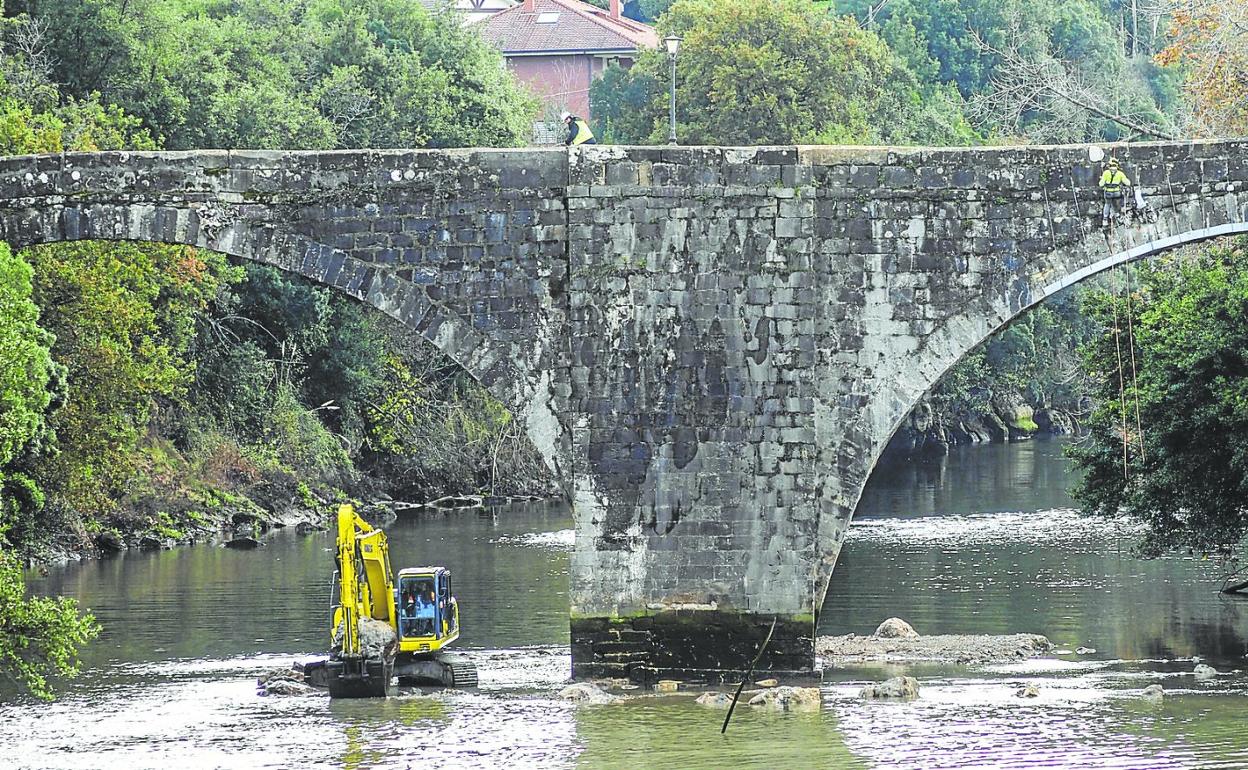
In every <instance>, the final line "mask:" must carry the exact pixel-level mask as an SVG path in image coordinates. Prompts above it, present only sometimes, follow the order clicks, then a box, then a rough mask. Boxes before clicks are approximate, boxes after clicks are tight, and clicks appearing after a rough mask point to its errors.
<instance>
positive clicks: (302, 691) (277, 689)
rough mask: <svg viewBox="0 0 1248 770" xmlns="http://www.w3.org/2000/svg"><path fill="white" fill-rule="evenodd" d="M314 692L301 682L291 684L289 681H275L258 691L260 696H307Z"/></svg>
mask: <svg viewBox="0 0 1248 770" xmlns="http://www.w3.org/2000/svg"><path fill="white" fill-rule="evenodd" d="M313 692H316V690H314V689H312V688H311V687H309V686H308V685H306V684H304V683H303V682H293V681H291V680H289V679H276V680H274V681H271V682H269V683H268V684H266V685H264V688H263V689H261V690H260V694H261V695H307V694H309V693H313Z"/></svg>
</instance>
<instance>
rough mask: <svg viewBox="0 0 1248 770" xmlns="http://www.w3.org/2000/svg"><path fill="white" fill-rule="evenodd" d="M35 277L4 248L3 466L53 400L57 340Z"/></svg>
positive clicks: (0, 321) (0, 338)
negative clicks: (43, 315)
mask: <svg viewBox="0 0 1248 770" xmlns="http://www.w3.org/2000/svg"><path fill="white" fill-rule="evenodd" d="M32 275H33V271H32V270H31V269H30V266H29V265H27V264H26V262H25V261H23V260H22V259H21V258H19V257H17V256H15V255H14V254H13V253H12V252H11V251H10V250H9V247H8V246H7V245H6V244H3V243H0V467H3V466H4V465H6V464H8V463H9V462H10V461H12V460H13V459H14V458H15V457H16V456H17V454H18V453H19V452H20V451H21V450H22V448H23V447H25V446H26V445H27V444H28V443H29V442H31V441H32V440H34V438H35V437H36V436H37V435H38V434H39V431H40V430H41V429H42V427H43V413H44V410H45V409H47V408H48V404H49V402H50V401H51V394H50V393H49V392H48V389H47V388H48V382H49V380H50V379H51V376H52V366H53V365H52V358H51V355H50V354H49V347H50V346H51V344H52V335H50V334H48V332H47V331H45V330H44V329H41V328H40V327H39V324H38V321H39V308H38V307H36V306H35V303H34V301H33V300H32V291H33V289H32V286H31V276H32ZM0 478H2V477H0Z"/></svg>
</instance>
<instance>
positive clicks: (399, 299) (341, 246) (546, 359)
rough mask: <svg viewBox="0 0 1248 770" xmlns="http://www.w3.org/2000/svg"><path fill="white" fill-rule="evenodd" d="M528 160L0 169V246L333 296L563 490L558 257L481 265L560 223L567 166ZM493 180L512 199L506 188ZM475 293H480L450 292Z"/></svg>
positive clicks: (171, 162)
mask: <svg viewBox="0 0 1248 770" xmlns="http://www.w3.org/2000/svg"><path fill="white" fill-rule="evenodd" d="M559 155H560V156H561V155H562V154H559ZM535 157H536V162H535V158H534V156H530V155H528V154H525V155H524V156H520V154H519V153H503V152H497V151H475V152H461V153H417V152H391V153H379V152H361V153H286V152H243V151H205V152H189V153H93V154H77V153H66V154H62V155H57V156H33V157H16V158H7V159H3V160H0V186H2V187H3V188H4V189H5V190H6V191H7V192H8V193H9V194H8V195H7V196H4V197H3V198H0V235H2V237H3V238H4V239H5V240H6V241H7V242H9V243H10V244H11V245H12V246H14V247H17V248H20V247H23V246H29V245H36V244H47V243H56V242H62V241H76V240H102V241H138V242H154V243H169V244H182V245H187V246H194V247H198V248H203V249H210V250H213V251H217V252H221V253H224V254H226V255H229V256H231V257H235V258H238V259H242V260H247V261H252V262H257V263H261V264H267V265H272V266H274V267H277V268H279V269H281V270H283V271H287V272H290V273H293V274H295V275H299V276H302V277H304V278H307V279H309V280H311V281H312V282H314V283H316V284H319V285H324V286H327V287H330V288H332V289H334V290H336V291H339V292H341V293H343V294H345V295H347V296H350V297H352V298H354V299H356V300H358V301H360V302H362V303H364V304H366V305H369V306H371V307H373V308H375V309H376V310H378V311H380V312H382V313H384V314H386V315H387V316H389V317H391V318H393V319H395V320H396V321H398V322H400V323H402V324H404V325H405V326H407V327H408V328H410V329H412V330H414V331H416V332H417V333H419V334H420V335H421V336H422V337H423V338H424V339H426V340H428V341H429V342H430V343H431V344H433V345H434V346H435V347H437V348H438V349H439V350H440V351H442V352H443V353H445V354H446V355H447V356H449V357H450V358H451V359H452V360H454V361H455V362H456V363H458V364H459V365H460V366H462V367H463V368H464V369H465V370H466V371H467V372H468V373H469V374H471V375H472V376H473V377H474V378H475V379H477V380H478V381H480V382H481V383H482V384H483V385H484V386H485V387H486V388H488V389H489V391H490V392H491V393H492V394H493V395H494V396H495V397H496V398H498V399H499V400H500V401H501V402H502V403H503V405H504V406H506V407H507V408H508V409H509V410H510V411H511V412H512V414H513V415H514V416H515V417H516V419H519V420H521V421H522V422H523V423H524V424H525V426H526V428H527V430H528V433H529V435H530V437H531V438H532V439H533V441H534V444H535V445H536V446H537V447H538V449H539V451H540V452H541V454H542V456H543V458H544V459H545V460H546V461H547V463H548V464H549V465H550V467H551V468H552V470H553V471H555V473H556V474H557V475H558V476H559V477H563V478H565V479H566V474H567V471H568V465H569V462H568V460H567V458H566V454H567V446H566V436H565V435H564V433H565V431H564V430H563V428H562V426H561V424H560V423H559V420H558V418H557V413H556V411H555V408H554V407H553V406H552V401H553V394H552V389H553V385H552V381H551V377H550V357H551V356H555V355H557V354H558V345H559V339H558V334H557V330H556V328H555V327H556V326H557V325H558V324H559V323H560V320H561V314H560V313H558V312H557V311H555V312H552V310H553V309H554V305H555V302H554V301H553V300H552V294H554V293H557V292H558V290H559V285H560V284H559V282H560V280H561V279H560V275H561V271H560V269H559V265H558V262H559V259H558V257H560V256H562V255H561V253H552V255H551V257H550V258H548V259H547V260H545V262H546V264H541V262H542V260H540V259H534V260H533V263H532V265H531V266H530V269H529V270H528V271H527V272H526V271H525V270H524V269H523V268H513V269H512V271H511V274H510V275H503V274H501V272H502V271H500V270H499V269H498V267H497V265H498V263H499V260H498V259H491V258H492V257H497V256H498V255H493V254H490V253H489V252H490V250H491V249H495V248H497V249H499V250H501V249H502V248H503V244H506V242H507V239H508V237H509V235H511V236H517V237H519V238H524V237H525V236H528V235H530V234H531V231H532V230H533V229H536V228H538V227H541V225H540V224H539V222H540V221H541V216H542V212H544V211H555V212H560V211H561V209H562V203H561V200H560V198H559V194H560V193H561V191H562V185H563V181H564V180H563V177H562V174H561V164H559V163H557V162H556V163H554V164H551V163H549V162H548V158H546V157H543V156H542V155H541V154H539V155H537V156H535ZM499 167H507V169H508V174H509V175H510V176H512V177H519V178H520V184H518V185H517V184H512V185H511V186H510V187H509V186H508V185H507V183H506V182H505V180H502V179H500V177H499V174H498V170H499ZM526 175H527V178H526ZM551 190H555V191H556V192H555V194H551ZM15 193H16V194H15ZM526 207H531V208H526ZM517 211H521V212H528V213H525V214H524V215H523V216H522V217H519V218H520V219H522V220H523V224H521V225H518V226H514V227H513V226H511V225H510V224H509V222H508V220H509V219H516V218H517V216H516V212H517ZM558 216H559V217H561V216H562V214H561V213H558ZM509 228H510V229H511V230H512V232H511V233H509V232H508V230H509ZM520 230H524V231H525V233H524V235H520V232H519V231H520ZM534 242H535V243H537V244H540V243H542V241H540V240H537V239H535V241H534ZM508 248H510V247H508ZM556 251H561V250H556ZM552 262H553V263H554V264H553V265H552V264H550V263H552ZM466 274H472V275H473V278H471V279H468V280H465V275H466ZM472 281H476V283H477V285H484V286H485V287H487V288H486V290H484V291H481V292H480V294H479V295H474V292H473V291H472V290H466V291H465V290H462V289H461V290H460V291H459V292H458V293H456V292H455V290H454V287H456V286H459V287H464V286H466V285H470V284H471V282H472ZM509 282H510V284H511V285H510V286H508V285H507V284H508V283H509ZM552 342H553V343H554V344H553V346H552Z"/></svg>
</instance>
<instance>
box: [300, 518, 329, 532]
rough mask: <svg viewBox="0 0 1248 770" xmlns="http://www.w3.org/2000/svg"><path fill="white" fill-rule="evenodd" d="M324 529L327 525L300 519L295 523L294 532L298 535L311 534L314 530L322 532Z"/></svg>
mask: <svg viewBox="0 0 1248 770" xmlns="http://www.w3.org/2000/svg"><path fill="white" fill-rule="evenodd" d="M326 529H327V527H324V526H322V525H320V524H314V523H312V522H310V521H301V522H299V523H298V524H296V525H295V532H296V533H298V534H300V535H311V534H313V533H316V532H324V531H325V530H326Z"/></svg>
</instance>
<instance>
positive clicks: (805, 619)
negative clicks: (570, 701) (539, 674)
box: [572, 610, 819, 684]
mask: <svg viewBox="0 0 1248 770" xmlns="http://www.w3.org/2000/svg"><path fill="white" fill-rule="evenodd" d="M773 617H774V618H775V619H776V629H775V631H774V632H773V633H772V636H771V641H770V642H769V643H768V644H767V649H766V652H764V653H763V657H762V658H761V659H760V660H759V662H758V665H757V666H756V667H755V672H767V674H768V675H769V676H777V677H782V678H787V679H810V678H818V676H819V673H818V672H817V671H816V670H815V665H814V663H815V638H814V637H815V622H814V618H813V617H812V616H810V615H798V616H791V615H782V616H774V615H759V614H747V613H739V612H726V611H714V610H671V611H664V612H657V613H653V614H644V615H637V616H633V617H615V618H609V617H578V618H573V619H572V675H573V677H575V678H577V679H588V678H598V677H615V678H628V679H631V680H633V681H635V682H639V683H643V684H646V683H650V682H653V681H655V680H658V679H680V680H683V681H697V682H705V683H707V684H719V683H721V682H739V681H740V680H741V676H742V674H743V673H744V672H745V670H746V669H747V668H749V666H750V662H751V661H752V660H753V659H754V656H755V655H757V654H758V649H759V646H760V645H762V643H763V640H764V639H766V638H767V631H768V629H770V628H771V622H772V619H773Z"/></svg>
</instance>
